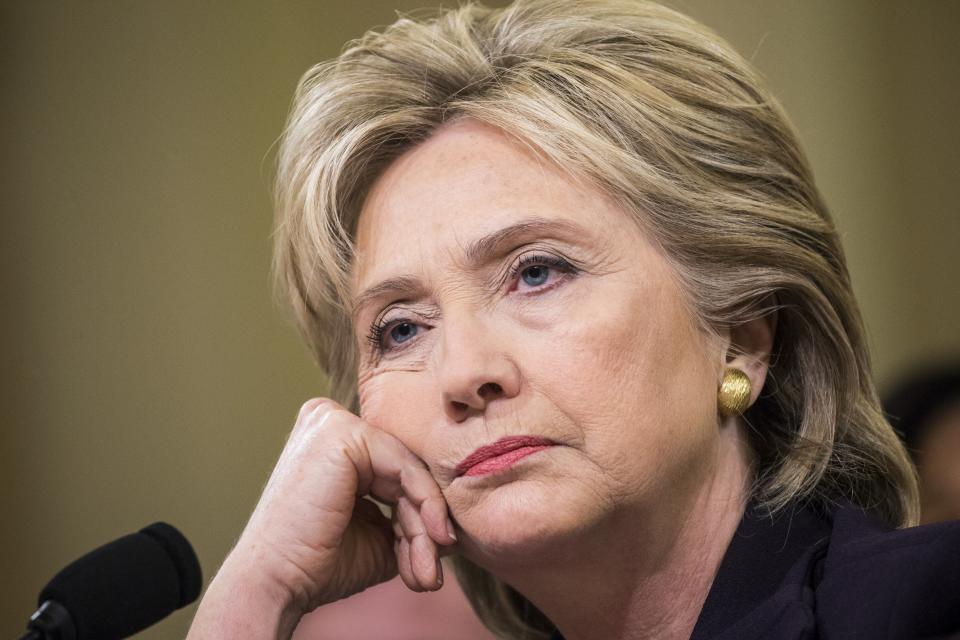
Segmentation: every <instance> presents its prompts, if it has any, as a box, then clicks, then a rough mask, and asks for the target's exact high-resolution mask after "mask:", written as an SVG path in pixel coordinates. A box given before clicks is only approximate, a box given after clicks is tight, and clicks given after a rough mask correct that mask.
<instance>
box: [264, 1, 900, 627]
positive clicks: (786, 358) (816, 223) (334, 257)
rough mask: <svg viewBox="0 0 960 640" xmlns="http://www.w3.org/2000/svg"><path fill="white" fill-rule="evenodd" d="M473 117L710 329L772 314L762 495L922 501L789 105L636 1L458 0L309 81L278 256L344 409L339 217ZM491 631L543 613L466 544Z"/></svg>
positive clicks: (703, 33)
mask: <svg viewBox="0 0 960 640" xmlns="http://www.w3.org/2000/svg"><path fill="white" fill-rule="evenodd" d="M455 118H474V119H476V120H479V121H482V122H485V123H487V124H490V125H493V126H496V127H498V128H500V129H501V130H503V131H504V132H506V133H507V134H509V135H511V136H513V137H515V138H516V139H517V140H519V141H522V142H523V143H524V144H526V145H528V146H529V147H531V148H533V149H535V150H536V151H537V153H539V154H540V155H541V156H542V157H544V158H545V159H547V160H549V161H552V162H555V163H556V164H557V165H558V166H561V167H564V169H565V170H567V171H569V172H571V173H572V174H576V175H577V176H578V177H581V178H585V179H586V180H588V181H589V182H590V183H591V184H593V185H595V186H596V187H597V188H598V189H600V190H602V191H603V192H605V193H607V194H609V195H610V196H611V197H612V198H614V199H615V201H616V202H618V203H619V204H620V205H621V206H622V207H623V209H624V210H625V211H626V212H628V213H629V214H631V215H632V216H633V218H634V219H635V220H636V221H637V223H638V224H640V225H641V227H642V228H643V229H644V230H645V231H646V232H647V233H648V234H649V235H650V237H651V238H653V239H655V241H656V242H658V243H659V244H660V245H661V246H662V248H663V250H664V253H665V254H666V255H667V256H668V257H669V259H670V260H671V262H672V264H673V265H674V266H675V268H676V271H677V274H678V276H679V277H680V279H681V281H682V282H683V283H684V285H685V288H686V290H687V292H688V294H689V296H690V300H691V303H692V308H693V309H694V311H695V312H696V313H697V314H698V316H699V318H700V320H701V321H702V323H703V325H704V327H706V328H709V329H710V330H714V331H716V330H718V329H721V328H729V327H732V326H735V325H737V324H739V323H742V322H745V321H748V320H751V319H755V318H759V317H762V316H765V315H767V314H773V313H776V314H777V331H776V338H775V344H774V356H773V359H772V362H771V367H770V371H769V374H768V378H767V381H766V386H765V392H764V394H763V395H761V397H760V399H759V400H758V401H757V403H756V404H755V405H754V406H753V407H751V409H750V410H749V411H748V413H747V414H746V416H745V417H746V422H747V424H748V425H749V427H750V428H749V433H750V437H751V444H752V446H753V449H754V452H755V453H756V459H757V463H756V469H755V475H756V483H755V486H754V489H753V491H754V497H755V498H756V499H757V500H758V501H760V503H761V504H763V505H765V506H766V507H768V508H770V509H771V510H773V511H775V510H777V509H780V508H782V507H784V506H785V505H786V504H787V503H788V502H790V501H793V500H813V501H816V502H819V503H824V502H831V501H837V500H840V499H848V500H851V501H852V502H854V503H855V504H858V505H860V506H862V507H863V508H865V509H868V510H871V511H873V512H874V513H876V514H878V515H879V516H881V517H882V518H884V519H885V520H886V521H887V522H889V523H891V524H893V525H904V524H908V523H914V522H915V521H916V519H917V498H916V493H917V489H916V480H915V476H914V470H913V467H912V466H911V464H910V461H909V458H908V456H907V455H906V453H905V451H904V449H903V447H902V446H901V444H900V442H899V440H898V439H897V437H896V435H895V434H894V432H893V430H892V429H891V428H890V426H889V424H888V423H887V422H886V421H885V419H884V417H883V415H882V413H881V411H880V409H879V405H878V401H877V396H876V392H875V389H874V383H873V380H872V377H871V368H870V361H869V355H868V352H867V347H866V344H865V338H864V330H863V326H862V322H861V319H860V313H859V310H858V308H857V304H856V301H855V300H854V296H853V293H852V290H851V286H850V278H849V275H848V273H847V267H846V263H845V258H844V255H843V251H842V249H841V247H840V243H839V241H838V237H837V234H836V231H835V229H834V226H833V223H832V221H831V218H830V215H829V213H828V211H827V208H826V206H825V204H824V202H823V199H822V197H821V196H820V194H819V192H818V191H817V188H816V187H815V186H814V183H813V177H812V175H811V171H810V168H809V166H808V163H807V161H806V159H805V157H804V155H803V152H802V151H801V149H800V146H799V143H798V141H797V136H796V135H795V133H794V132H793V130H792V128H791V126H790V124H789V122H788V120H787V117H786V115H785V114H784V113H783V111H782V109H781V108H780V106H779V105H778V103H777V102H776V100H775V99H774V98H773V97H772V96H771V95H770V94H769V93H768V92H767V91H766V90H765V89H764V88H763V87H762V85H761V82H760V80H759V78H758V76H757V74H756V73H755V72H754V71H753V70H752V69H751V68H750V66H749V65H748V64H747V63H746V61H744V60H743V59H742V58H741V57H740V56H739V55H737V54H736V53H735V52H734V51H733V50H732V48H731V47H730V46H729V45H727V44H726V43H725V42H724V41H723V40H721V39H720V38H719V37H718V36H716V35H715V34H714V33H712V32H711V31H709V30H708V29H706V28H705V27H703V26H702V25H700V24H698V23H696V22H695V21H693V20H691V19H690V18H687V17H686V16H683V15H681V14H679V13H676V12H675V11H672V10H670V9H667V8H664V7H662V6H659V5H656V4H653V3H648V2H638V1H634V0H630V1H625V0H592V1H577V2H559V1H555V0H542V1H538V0H532V1H519V2H516V3H514V4H513V5H511V6H510V7H508V8H506V9H496V10H493V9H488V8H485V7H483V6H479V5H476V4H466V5H464V6H461V7H460V8H457V9H448V10H440V11H439V12H438V14H437V15H436V16H434V17H431V18H428V19H420V20H415V19H410V18H401V19H400V20H398V21H397V22H395V23H394V24H392V25H391V26H389V27H387V28H386V29H385V30H383V31H382V32H373V31H371V32H368V33H367V34H365V35H364V36H363V37H362V38H360V39H358V40H356V41H353V42H351V43H350V44H349V45H348V46H347V47H346V48H345V50H344V51H343V53H342V54H341V55H340V56H339V57H338V58H336V59H334V60H331V61H328V62H324V63H322V64H319V65H317V66H315V67H314V68H312V69H311V70H310V71H308V72H307V74H306V75H305V76H304V78H303V79H302V80H301V82H300V85H299V87H298V89H297V93H296V100H295V104H294V107H293V110H292V113H291V115H290V119H289V122H288V126H287V128H286V131H285V133H284V136H283V140H282V144H281V147H280V152H279V162H278V172H277V179H276V212H277V222H276V230H275V265H274V266H275V273H276V276H277V282H278V285H279V288H280V290H281V291H282V292H283V294H284V295H285V296H286V297H287V298H288V299H289V300H290V302H291V303H292V306H293V310H294V313H295V317H296V321H297V324H298V327H299V329H300V331H301V332H302V334H303V336H304V337H305V338H306V340H307V342H308V343H309V344H310V347H311V348H312V350H313V352H314V354H315V356H316V358H317V360H318V362H319V363H320V365H321V367H322V368H323V369H324V371H325V372H326V373H327V374H328V376H329V378H330V383H331V395H332V396H333V397H334V398H335V399H337V400H338V401H340V402H341V403H343V404H345V405H346V406H349V407H351V408H352V409H353V410H354V411H357V410H358V405H357V389H356V375H357V343H356V339H355V338H354V334H353V330H352V327H351V326H350V308H349V306H350V303H349V300H350V298H349V296H350V291H349V282H350V280H349V275H350V267H351V261H352V256H353V250H354V239H353V234H354V232H355V228H356V223H357V217H358V213H359V211H360V208H361V205H362V203H363V199H364V197H365V194H366V192H367V190H368V189H369V187H370V186H371V184H372V183H373V182H374V180H376V178H377V177H378V176H379V175H380V173H381V172H382V171H383V169H384V168H385V167H386V166H387V165H388V164H389V163H390V162H392V161H393V160H395V159H396V158H397V157H398V156H400V155H401V154H403V153H404V152H405V151H407V150H409V149H410V148H411V147H413V146H415V145H417V144H418V143H420V142H422V141H423V140H425V139H427V138H429V137H430V135H431V134H432V133H433V132H434V131H435V130H436V129H437V128H438V127H439V126H441V125H442V124H443V123H445V122H449V121H451V120H453V119H455ZM456 562H457V570H458V575H459V577H460V579H461V582H463V583H464V587H465V590H466V592H467V594H468V596H469V597H470V599H471V601H472V603H473V604H474V607H475V609H476V610H477V612H478V614H479V615H480V617H481V619H482V620H483V621H484V622H485V623H486V624H487V626H488V627H489V628H490V629H491V630H493V631H494V632H495V633H497V634H499V635H500V636H501V637H511V638H516V637H529V638H539V637H545V636H546V635H547V634H549V632H550V630H551V628H552V627H551V625H550V623H549V621H548V620H546V619H545V618H544V617H543V616H542V614H540V613H539V612H537V611H536V609H535V608H534V607H533V606H532V605H531V604H530V603H529V602H527V601H526V600H525V599H524V598H523V597H522V596H521V595H520V594H518V593H517V592H515V591H514V590H513V589H511V588H510V587H509V586H507V585H505V584H502V583H500V582H499V581H497V580H496V579H495V578H493V577H492V576H490V575H489V574H487V573H486V572H484V571H483V570H481V569H479V568H478V567H476V566H473V565H471V564H470V563H469V562H467V561H466V560H464V559H462V558H458V559H457V560H456Z"/></svg>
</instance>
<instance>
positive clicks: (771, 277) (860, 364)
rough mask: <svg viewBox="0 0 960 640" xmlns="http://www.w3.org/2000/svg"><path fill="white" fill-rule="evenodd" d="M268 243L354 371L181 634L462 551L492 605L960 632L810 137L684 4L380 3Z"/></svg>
mask: <svg viewBox="0 0 960 640" xmlns="http://www.w3.org/2000/svg"><path fill="white" fill-rule="evenodd" d="M275 251H276V254H275V255H276V270H277V275H278V279H279V282H280V284H281V287H282V290H283V291H284V293H285V294H286V295H287V296H288V298H289V300H290V302H291V303H292V305H293V308H294V311H295V313H296V317H297V319H298V322H299V327H300V330H301V332H302V334H303V335H304V337H305V338H306V340H307V341H308V343H309V344H310V346H311V347H312V349H313V350H314V353H315V355H316V357H317V359H318V361H319V362H320V363H321V364H322V366H323V367H324V369H325V371H326V373H327V374H328V375H329V376H330V379H331V389H332V391H331V395H332V396H333V397H332V398H315V399H312V400H309V401H307V402H306V403H305V404H303V406H302V407H301V410H300V412H299V415H298V417H297V420H296V424H295V426H294V428H293V430H292V432H291V435H290V438H289V440H288V443H287V446H286V447H285V449H284V451H283V453H282V454H281V456H280V460H279V461H278V463H277V465H276V467H275V469H274V472H273V475H272V476H271V479H270V481H269V482H268V483H267V486H266V488H265V489H264V492H263V494H262V496H261V499H260V502H259V503H258V505H257V507H256V509H255V510H254V512H253V514H252V516H251V518H250V520H249V521H248V523H247V526H246V528H245V529H244V531H243V533H242V534H241V536H240V538H239V540H238V541H237V544H236V545H235V547H234V549H233V550H232V551H231V552H230V554H229V555H228V557H227V558H226V560H225V561H224V563H223V565H222V566H221V568H220V571H219V572H218V574H217V576H216V577H215V578H214V580H213V581H212V583H211V584H210V586H209V587H208V589H207V592H206V594H205V595H204V598H203V600H202V602H201V605H200V607H199V609H198V612H197V615H196V617H195V619H194V622H193V626H192V627H191V630H190V635H189V637H190V638H192V639H200V638H220V637H244V638H286V637H289V636H290V635H291V634H292V633H293V631H294V629H295V628H296V627H297V625H298V624H299V622H300V621H301V619H302V618H303V617H304V616H305V615H306V614H307V613H308V612H310V611H312V610H314V609H315V608H317V607H319V606H322V605H325V604H328V603H332V602H335V601H337V600H341V599H343V598H346V597H348V596H350V595H352V594H354V593H357V592H359V591H362V590H363V589H365V588H367V587H370V586H372V585H375V584H378V583H380V582H383V581H385V580H388V579H390V578H392V577H394V576H396V575H397V574H399V575H400V577H401V578H402V580H403V582H404V584H406V586H407V587H409V588H410V589H411V590H413V591H430V590H436V589H439V588H441V587H442V585H443V582H444V571H443V565H442V564H441V562H440V559H441V557H443V556H451V560H450V562H452V563H453V566H454V568H455V571H456V575H457V578H458V579H459V581H460V583H461V584H462V585H463V588H464V591H465V592H466V594H467V596H468V597H469V598H470V600H471V603H472V604H473V606H474V608H475V609H476V611H477V613H478V615H479V617H480V619H481V620H482V621H483V623H484V624H485V625H486V626H487V627H488V628H489V629H490V630H491V632H493V633H494V634H496V635H497V636H499V637H503V638H554V639H559V638H567V639H569V640H580V639H589V638H604V639H606V638H610V639H616V638H622V639H627V638H668V639H670V638H688V637H693V638H698V639H699V638H724V639H731V640H732V639H734V638H735V639H737V640H749V639H750V638H757V639H759V638H785V639H786V638H791V639H792V638H812V637H825V638H846V637H854V636H856V637H864V638H872V639H873V638H912V637H931V636H943V635H945V634H948V633H952V632H955V631H958V630H960V558H957V555H956V553H955V551H956V548H957V546H958V543H960V525H957V524H947V525H931V526H929V527H916V528H909V527H910V526H911V525H914V524H916V522H917V513H918V502H917V489H916V483H915V476H914V470H913V467H912V465H911V462H910V459H909V457H908V455H907V454H906V452H905V450H904V447H903V445H902V444H901V443H900V442H899V440H898V438H897V436H896V434H895V433H894V432H893V430H892V429H891V427H890V425H889V423H887V421H886V420H885V418H884V416H883V414H882V411H881V409H880V406H879V402H878V399H877V394H876V391H875V389H874V385H873V382H872V379H873V378H872V374H871V369H870V360H869V356H868V353H867V347H866V342H865V339H864V332H863V328H862V323H861V320H860V315H859V311H858V308H857V304H856V301H855V299H854V297H853V293H852V290H851V286H850V279H849V275H848V273H847V268H846V263H845V258H844V254H843V251H842V248H841V246H840V243H839V238H838V235H837V233H836V230H835V229H834V226H833V224H832V221H831V218H830V215H829V213H828V212H827V209H826V206H825V204H824V202H823V200H822V198H821V197H820V194H819V192H818V191H817V189H816V186H815V185H814V183H813V177H812V175H811V172H810V169H809V167H808V164H807V162H806V160H805V158H804V156H803V153H802V151H801V150H800V148H799V145H798V143H797V140H796V136H795V134H794V133H793V131H792V129H791V127H790V125H789V123H788V121H787V119H786V116H785V114H784V113H783V112H782V110H781V109H780V107H779V106H778V104H777V102H776V101H775V100H774V99H773V97H772V96H770V95H769V94H768V93H767V92H766V91H765V90H764V89H763V88H762V84H761V82H760V79H759V78H758V77H757V76H756V74H755V73H754V72H753V70H752V69H751V68H750V66H749V64H748V63H747V62H746V61H745V60H743V59H742V58H741V57H740V56H739V55H737V54H736V53H735V52H734V51H733V50H732V49H731V48H730V47H729V46H728V45H726V43H724V42H723V41H722V40H721V39H720V38H718V37H717V36H716V35H715V34H713V33H712V32H710V31H709V30H707V29H705V28H704V27H702V26H701V25H699V24H698V23H696V22H694V21H692V20H690V19H689V18H687V17H685V16H683V15H681V14H679V13H676V12H674V11H672V10H669V9H666V8H663V7H661V6H659V5H656V4H653V3H647V2H621V1H616V0H609V1H595V2H551V1H539V2H538V1H530V2H517V3H515V4H514V5H512V6H511V7H509V8H507V9H504V10H489V9H486V8H484V7H482V6H478V5H473V4H471V5H466V6H463V7H461V8H459V9H454V10H446V11H443V12H441V13H440V15H439V17H438V18H436V19H431V20H412V19H407V18H403V19H401V20H399V21H397V22H396V23H395V24H393V25H392V26H390V27H389V28H387V29H386V30H385V31H383V32H381V33H377V32H370V33H368V34H367V35H366V36H364V37H363V38H362V39H360V40H359V41H357V42H354V43H351V45H350V46H349V47H348V48H346V49H345V50H344V52H343V53H342V54H341V55H340V56H339V57H338V58H337V59H336V60H333V61H331V62H329V63H325V64H321V65H318V66H317V67H316V68H314V69H312V70H311V71H310V72H309V73H308V74H307V75H306V77H305V78H304V79H303V81H302V82H301V85H300V87H299V89H298V92H297V96H296V100H295V105H294V108H293V113H292V115H291V117H290V120H289V122H288V126H287V129H286V131H285V134H284V139H283V141H282V145H281V149H280V154H279V170H278V174H277V226H276V235H275ZM374 500H376V501H379V502H380V503H382V504H386V505H389V506H390V509H389V511H388V513H387V514H386V515H385V514H384V512H383V511H382V510H381V507H380V506H379V505H378V504H376V503H375V502H374ZM905 527H907V528H905ZM934 587H936V588H934ZM369 615H379V613H378V612H377V611H371V612H370V613H369Z"/></svg>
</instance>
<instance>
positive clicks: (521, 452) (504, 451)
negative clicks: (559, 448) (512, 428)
mask: <svg viewBox="0 0 960 640" xmlns="http://www.w3.org/2000/svg"><path fill="white" fill-rule="evenodd" d="M555 444H556V443H555V442H553V441H552V440H547V439H546V438H534V437H531V436H508V437H506V438H500V439H499V440H497V441H496V442H494V443H493V444H488V445H486V446H483V447H480V448H479V449H477V450H476V451H474V452H473V453H471V454H470V455H468V456H467V457H466V458H464V459H463V461H461V462H460V464H458V465H457V475H458V476H482V475H485V474H488V473H493V472H494V471H499V470H500V469H506V468H507V467H509V466H511V465H513V464H515V463H516V462H517V461H518V460H520V459H522V458H526V457H527V456H529V455H532V454H534V453H536V452H538V451H542V450H543V449H546V448H547V447H552V446H554V445H555Z"/></svg>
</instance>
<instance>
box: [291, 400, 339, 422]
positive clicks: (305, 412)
mask: <svg viewBox="0 0 960 640" xmlns="http://www.w3.org/2000/svg"><path fill="white" fill-rule="evenodd" d="M329 402H332V401H331V400H330V399H329V398H310V399H309V400H307V401H306V402H304V403H303V405H301V407H300V412H299V413H298V414H297V421H298V422H299V421H302V420H303V419H304V418H306V417H307V416H309V415H310V414H311V413H313V412H314V410H315V409H317V408H318V407H320V406H323V405H324V404H327V403H329Z"/></svg>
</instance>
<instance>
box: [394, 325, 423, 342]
mask: <svg viewBox="0 0 960 640" xmlns="http://www.w3.org/2000/svg"><path fill="white" fill-rule="evenodd" d="M415 335H417V325H415V324H411V323H409V322H401V323H400V324H398V325H396V326H395V327H394V328H393V329H390V337H391V338H393V341H394V342H396V343H397V344H400V343H402V342H406V341H407V340H409V339H410V338H412V337H413V336H415Z"/></svg>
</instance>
